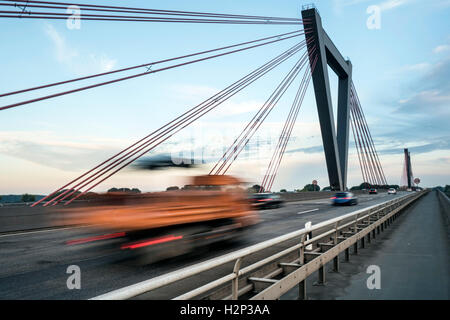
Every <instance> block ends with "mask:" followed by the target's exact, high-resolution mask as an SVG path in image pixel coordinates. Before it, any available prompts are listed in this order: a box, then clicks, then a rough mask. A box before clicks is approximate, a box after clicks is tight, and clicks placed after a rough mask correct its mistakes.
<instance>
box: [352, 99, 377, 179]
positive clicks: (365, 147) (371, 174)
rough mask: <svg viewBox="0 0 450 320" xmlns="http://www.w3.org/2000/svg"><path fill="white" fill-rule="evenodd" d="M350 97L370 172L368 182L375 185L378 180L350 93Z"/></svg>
mask: <svg viewBox="0 0 450 320" xmlns="http://www.w3.org/2000/svg"><path fill="white" fill-rule="evenodd" d="M350 97H351V100H352V101H353V108H352V112H353V117H354V119H355V124H356V128H357V132H359V135H360V139H361V145H362V146H363V149H362V150H364V156H365V159H366V164H367V168H368V172H369V173H370V178H371V181H370V183H371V184H373V185H375V184H377V183H378V182H377V179H376V175H375V172H374V169H373V166H372V165H373V164H372V162H371V160H370V155H369V153H368V152H367V146H366V140H365V137H364V135H363V132H362V128H361V123H360V122H359V119H358V117H357V115H356V106H355V104H354V103H355V102H354V99H353V97H352V95H350Z"/></svg>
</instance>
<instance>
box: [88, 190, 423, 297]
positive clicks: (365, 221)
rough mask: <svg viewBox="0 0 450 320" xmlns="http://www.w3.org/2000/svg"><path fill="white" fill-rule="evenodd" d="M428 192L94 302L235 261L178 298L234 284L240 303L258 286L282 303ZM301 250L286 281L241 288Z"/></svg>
mask: <svg viewBox="0 0 450 320" xmlns="http://www.w3.org/2000/svg"><path fill="white" fill-rule="evenodd" d="M425 193H427V191H424V192H420V193H413V194H408V195H406V196H403V197H400V198H396V199H393V200H390V201H387V202H384V203H381V204H377V205H374V206H371V207H368V208H364V209H361V210H357V211H355V212H352V213H349V214H346V215H343V216H340V217H337V218H334V219H331V220H327V221H324V222H321V223H318V224H316V225H313V226H312V227H310V228H303V229H301V230H298V231H295V232H291V233H289V234H286V235H283V236H280V237H277V238H274V239H271V240H268V241H264V242H262V243H259V244H256V245H253V246H250V247H247V248H244V249H241V250H238V251H235V252H232V253H229V254H226V255H223V256H220V257H217V258H214V259H211V260H208V261H205V262H201V263H198V264H195V265H193V266H189V267H185V268H182V269H180V270H176V271H173V272H170V273H168V274H164V275H161V276H158V277H155V278H152V279H149V280H146V281H142V282H139V283H137V284H134V285H130V286H127V287H125V288H121V289H117V290H114V291H112V292H109V293H106V294H102V295H99V296H97V297H94V298H92V299H91V300H124V299H130V298H133V297H136V296H139V295H142V294H145V293H147V292H150V291H152V290H155V289H158V288H161V287H164V286H167V285H169V284H172V283H175V282H177V281H180V280H183V279H186V278H189V277H191V276H194V275H198V274H200V273H202V272H205V271H208V270H211V269H213V268H216V267H219V266H222V265H224V264H226V263H230V262H234V268H233V272H232V273H230V274H228V275H226V276H224V277H221V278H220V279H217V280H215V281H213V282H210V283H207V284H205V285H203V286H201V287H199V288H196V289H194V290H192V291H190V292H187V293H185V294H183V295H180V296H178V297H176V298H174V299H176V300H183V299H193V298H196V297H199V296H200V295H202V294H203V295H204V294H206V293H208V292H211V290H214V289H220V288H223V286H224V285H227V284H228V285H229V284H230V282H231V292H230V295H229V296H227V297H224V298H225V299H233V300H237V299H238V298H239V296H241V295H243V294H245V293H247V292H250V291H252V290H254V289H255V288H256V287H259V288H260V290H259V291H260V292H259V293H258V294H257V295H256V296H254V297H253V298H252V299H278V298H279V297H280V296H281V295H282V294H284V293H286V292H287V291H288V290H290V289H291V288H293V287H294V286H295V285H297V284H300V285H303V288H305V285H304V281H305V279H306V278H307V277H308V276H309V275H311V274H312V273H313V272H315V271H317V270H319V271H320V272H319V281H320V280H323V279H324V276H325V272H324V265H325V264H326V263H327V262H329V261H331V260H333V259H334V264H335V268H336V267H338V260H337V259H338V258H337V256H338V255H339V253H341V252H343V251H345V253H346V258H348V253H349V251H348V250H349V247H350V246H351V245H354V244H355V243H356V247H355V250H357V241H358V240H361V241H364V237H365V236H366V235H368V234H369V238H368V241H370V232H372V234H373V237H375V229H377V230H378V232H380V229H381V231H382V230H383V229H384V228H385V227H386V226H387V224H390V222H392V219H394V218H395V217H396V215H398V214H399V212H400V210H402V209H403V208H404V207H406V206H407V205H409V204H410V203H411V202H413V201H415V200H417V199H418V198H419V197H421V196H422V195H424V194H425ZM361 225H363V226H364V228H362V227H361ZM324 228H325V229H327V230H326V231H325V232H322V233H320V234H319V235H317V236H315V237H313V238H312V237H310V239H307V236H308V235H312V232H313V231H319V230H321V229H324ZM345 230H353V231H345ZM343 234H344V235H349V234H350V237H348V238H346V237H342V235H343ZM330 236H332V237H331V239H332V240H331V242H327V243H319V248H318V249H322V248H323V247H326V248H327V250H326V251H325V252H324V253H319V252H318V249H314V250H307V249H306V248H307V247H308V246H309V245H311V244H314V243H317V242H318V241H320V240H321V239H324V238H326V237H330ZM296 238H299V240H300V241H299V242H298V244H296V245H294V246H292V247H289V248H287V249H285V250H283V251H281V252H279V253H276V254H274V255H272V256H269V257H267V258H265V259H263V260H260V261H258V262H256V263H253V264H251V265H249V266H247V267H245V268H243V269H241V264H242V261H243V259H244V258H246V257H248V256H249V255H251V254H254V253H258V252H261V251H262V250H264V249H268V248H270V247H272V246H275V245H279V244H282V243H286V242H287V241H290V240H295V239H296ZM295 252H298V257H297V258H296V259H295V260H294V261H292V262H291V263H284V264H281V266H282V268H281V270H282V271H286V270H290V271H291V272H285V273H286V274H287V276H285V277H283V278H282V279H280V280H273V279H270V278H269V276H266V277H264V278H251V277H247V279H246V280H248V281H250V282H252V283H251V284H248V285H246V286H244V287H242V288H241V289H239V284H240V283H242V280H243V279H242V278H241V277H243V276H246V275H247V276H248V275H249V274H250V273H251V272H254V271H256V270H258V269H261V268H262V267H264V266H265V265H267V264H270V263H274V262H276V261H277V260H279V259H281V258H282V257H285V256H287V255H289V254H292V253H295ZM311 256H312V259H310V260H311V261H307V260H308V259H307V257H311ZM280 273H281V272H279V270H275V271H274V272H271V276H272V277H273V276H276V275H279V274H280ZM240 278H241V281H240Z"/></svg>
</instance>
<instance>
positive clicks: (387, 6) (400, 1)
mask: <svg viewBox="0 0 450 320" xmlns="http://www.w3.org/2000/svg"><path fill="white" fill-rule="evenodd" d="M412 1H413V0H388V1H384V2H382V3H380V4H379V6H380V8H381V10H382V11H387V10H391V9H394V8H397V7H400V6H402V5H405V4H408V3H411V2H412Z"/></svg>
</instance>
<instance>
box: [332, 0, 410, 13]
mask: <svg viewBox="0 0 450 320" xmlns="http://www.w3.org/2000/svg"><path fill="white" fill-rule="evenodd" d="M414 1H416V0H387V1H384V2H381V3H378V4H377V6H378V7H380V9H381V10H382V11H387V10H391V9H394V8H397V7H400V6H403V5H406V4H409V3H412V2H414ZM368 2H369V0H334V5H335V8H336V10H337V11H340V10H342V8H345V7H349V6H355V5H359V4H363V3H368Z"/></svg>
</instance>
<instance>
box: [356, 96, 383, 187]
mask: <svg viewBox="0 0 450 320" xmlns="http://www.w3.org/2000/svg"><path fill="white" fill-rule="evenodd" d="M351 93H352V94H351V98H352V99H353V100H354V102H355V108H354V111H355V115H356V118H357V119H358V124H359V125H360V128H361V132H362V136H363V138H364V141H365V144H366V145H367V150H368V155H369V158H370V164H371V166H372V169H373V172H374V177H375V180H376V183H377V185H382V184H383V181H382V179H381V176H380V172H379V171H378V170H377V168H376V163H375V158H374V156H373V150H372V149H371V147H370V144H369V137H368V135H367V131H366V130H365V128H364V123H363V121H362V119H361V116H360V114H359V113H358V104H357V102H356V100H355V96H354V93H353V92H351Z"/></svg>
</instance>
